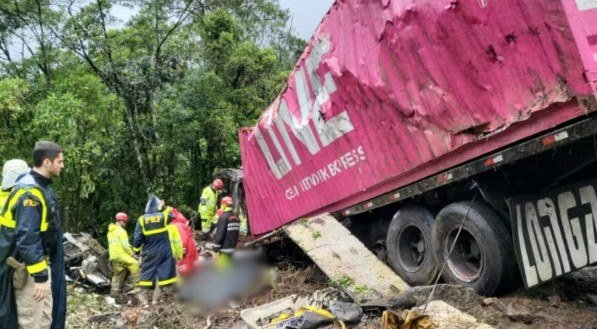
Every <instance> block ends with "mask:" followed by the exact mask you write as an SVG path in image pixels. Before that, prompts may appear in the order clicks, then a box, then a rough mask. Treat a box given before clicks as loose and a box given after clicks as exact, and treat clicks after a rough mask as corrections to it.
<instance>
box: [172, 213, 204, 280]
mask: <svg viewBox="0 0 597 329" xmlns="http://www.w3.org/2000/svg"><path fill="white" fill-rule="evenodd" d="M172 215H173V217H174V218H173V219H172V223H171V225H174V226H176V228H177V229H178V233H179V234H180V240H181V242H182V247H183V257H182V260H181V261H179V262H178V264H177V265H176V266H177V268H178V272H179V273H180V274H181V275H185V274H187V273H189V272H190V271H192V270H193V268H194V266H195V262H196V261H197V259H198V258H199V255H198V254H197V246H196V245H195V240H193V230H192V229H191V227H190V226H189V222H188V220H187V219H186V218H185V216H184V215H183V214H182V213H181V212H180V211H178V210H177V209H176V208H172Z"/></svg>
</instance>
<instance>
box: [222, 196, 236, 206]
mask: <svg viewBox="0 0 597 329" xmlns="http://www.w3.org/2000/svg"><path fill="white" fill-rule="evenodd" d="M232 202H234V200H232V197H229V196H226V197H223V198H222V202H221V203H222V207H224V206H231V205H232Z"/></svg>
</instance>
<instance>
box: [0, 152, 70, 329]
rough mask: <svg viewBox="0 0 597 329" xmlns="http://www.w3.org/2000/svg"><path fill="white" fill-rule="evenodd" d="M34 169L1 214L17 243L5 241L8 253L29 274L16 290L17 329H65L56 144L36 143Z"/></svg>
mask: <svg viewBox="0 0 597 329" xmlns="http://www.w3.org/2000/svg"><path fill="white" fill-rule="evenodd" d="M33 167H34V168H33V170H31V172H30V173H29V174H27V175H25V176H24V177H22V178H21V179H19V181H18V184H17V186H15V188H14V189H13V190H12V192H11V193H10V196H9V197H8V200H7V202H6V206H5V207H4V209H3V211H2V221H3V226H7V227H12V228H14V240H13V241H10V242H8V241H7V242H8V245H6V246H5V247H6V248H8V250H10V256H13V257H14V258H15V259H16V260H17V261H19V262H21V263H23V264H24V265H25V266H26V269H27V272H28V273H29V278H28V280H27V282H26V284H25V286H24V287H22V288H20V289H15V290H14V298H15V299H16V308H17V315H18V322H19V328H52V329H63V328H64V326H65V319H66V277H65V272H64V259H63V249H62V228H61V224H60V215H59V212H58V206H57V202H56V196H55V195H54V192H53V191H52V189H51V188H50V184H51V183H52V178H54V177H57V176H59V175H60V172H61V171H62V169H63V168H64V157H63V151H62V148H61V147H60V146H59V145H57V144H55V143H52V142H39V143H37V144H36V145H35V148H34V150H33ZM13 305H14V303H13ZM0 325H1V327H2V328H4V327H3V326H4V324H0Z"/></svg>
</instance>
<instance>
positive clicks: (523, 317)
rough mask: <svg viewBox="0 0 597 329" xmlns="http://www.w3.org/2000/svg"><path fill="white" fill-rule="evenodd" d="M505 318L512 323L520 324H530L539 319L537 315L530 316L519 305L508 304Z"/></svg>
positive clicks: (529, 313)
mask: <svg viewBox="0 0 597 329" xmlns="http://www.w3.org/2000/svg"><path fill="white" fill-rule="evenodd" d="M505 311H506V316H508V318H509V319H510V320H512V321H514V322H522V323H524V324H531V323H533V322H534V321H535V320H537V319H540V318H541V316H540V315H538V314H532V313H531V312H530V311H529V310H528V309H526V308H525V307H523V306H521V305H515V304H514V303H512V304H509V305H508V306H507V307H506V310H505Z"/></svg>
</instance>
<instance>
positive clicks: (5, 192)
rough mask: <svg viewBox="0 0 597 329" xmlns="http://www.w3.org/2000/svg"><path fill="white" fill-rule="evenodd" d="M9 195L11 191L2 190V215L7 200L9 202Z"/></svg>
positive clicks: (0, 194) (0, 200)
mask: <svg viewBox="0 0 597 329" xmlns="http://www.w3.org/2000/svg"><path fill="white" fill-rule="evenodd" d="M9 194H10V192H9V191H2V190H0V213H2V211H3V210H4V205H5V204H6V200H8V195H9Z"/></svg>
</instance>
